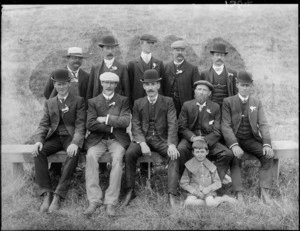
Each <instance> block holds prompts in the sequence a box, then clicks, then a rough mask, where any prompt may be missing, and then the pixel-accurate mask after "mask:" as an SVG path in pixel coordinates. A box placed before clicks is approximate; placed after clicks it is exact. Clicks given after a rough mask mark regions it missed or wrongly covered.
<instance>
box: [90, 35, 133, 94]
mask: <svg viewBox="0 0 300 231" xmlns="http://www.w3.org/2000/svg"><path fill="white" fill-rule="evenodd" d="M98 45H99V47H100V50H101V52H102V53H103V56H104V59H103V60H102V61H101V62H100V64H98V65H93V66H92V68H91V72H90V79H89V83H88V93H87V98H88V99H90V98H93V97H96V96H98V95H99V94H100V93H101V92H102V90H103V86H102V84H101V82H100V80H99V77H100V75H101V74H103V73H104V72H112V73H115V74H116V75H118V76H119V79H120V82H119V83H118V85H117V87H116V89H115V92H116V93H118V94H120V95H123V96H127V97H130V88H129V81H128V72H127V69H126V65H123V64H121V63H119V62H118V61H117V60H116V59H115V53H116V47H117V46H118V45H119V43H118V41H117V39H116V38H114V37H113V36H111V35H105V36H103V37H102V38H101V41H100V43H99V44H98Z"/></svg>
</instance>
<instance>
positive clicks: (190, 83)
mask: <svg viewBox="0 0 300 231" xmlns="http://www.w3.org/2000/svg"><path fill="white" fill-rule="evenodd" d="M179 70H182V73H181V74H176V67H175V65H174V61H172V62H170V63H167V64H166V65H165V79H164V89H163V92H164V93H165V95H166V96H170V97H172V95H171V90H172V86H173V84H174V79H175V78H177V83H178V91H179V98H180V103H181V105H182V104H183V103H184V102H186V101H188V100H192V99H193V98H194V82H196V81H197V80H199V79H200V74H199V71H198V68H197V67H196V66H194V65H192V64H190V63H189V62H187V61H186V60H185V61H184V62H183V63H182V64H181V65H180V67H179Z"/></svg>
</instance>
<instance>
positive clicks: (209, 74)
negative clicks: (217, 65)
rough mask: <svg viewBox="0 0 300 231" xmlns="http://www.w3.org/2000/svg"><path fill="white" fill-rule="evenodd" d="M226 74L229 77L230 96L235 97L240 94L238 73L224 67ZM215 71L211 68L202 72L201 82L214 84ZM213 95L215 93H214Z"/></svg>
mask: <svg viewBox="0 0 300 231" xmlns="http://www.w3.org/2000/svg"><path fill="white" fill-rule="evenodd" d="M224 70H225V74H226V76H227V89H228V95H229V96H233V95H236V94H237V93H238V89H237V87H236V78H237V72H236V71H234V70H232V69H230V68H227V67H226V66H224ZM213 72H214V69H213V67H212V66H211V67H210V68H209V69H207V70H205V71H203V72H201V74H200V79H201V80H207V81H208V82H210V83H213V76H214V74H213ZM212 94H213V93H212Z"/></svg>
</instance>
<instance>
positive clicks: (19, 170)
mask: <svg viewBox="0 0 300 231" xmlns="http://www.w3.org/2000/svg"><path fill="white" fill-rule="evenodd" d="M272 147H273V150H274V153H275V156H274V165H273V177H274V180H275V182H276V183H277V184H278V176H279V168H280V159H284V158H299V144H298V143H296V142H294V141H273V142H272ZM32 148H33V145H1V158H2V162H7V163H11V164H12V169H13V175H14V177H17V176H20V175H21V176H22V175H24V169H23V163H32V162H33V156H32V154H31V151H32ZM65 159H66V155H65V152H64V151H59V152H57V153H56V154H54V155H51V156H49V157H48V161H49V162H51V163H55V162H58V163H63V162H64V161H65ZM243 159H244V160H257V159H256V158H255V157H254V156H253V155H250V154H248V153H245V155H244V157H243ZM165 161H166V160H164V159H163V158H162V157H161V156H160V155H159V154H157V153H155V152H152V156H151V157H150V156H141V157H140V158H139V159H138V162H137V164H140V163H143V162H146V163H148V180H149V179H150V174H151V173H150V163H151V162H152V163H155V164H161V163H163V162H165ZM99 162H101V163H107V162H111V157H110V155H109V154H108V153H106V154H105V155H103V157H101V158H100V160H99Z"/></svg>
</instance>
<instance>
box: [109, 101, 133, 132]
mask: <svg viewBox="0 0 300 231" xmlns="http://www.w3.org/2000/svg"><path fill="white" fill-rule="evenodd" d="M107 122H108V125H110V126H112V127H114V128H127V127H128V126H129V124H130V108H129V100H128V98H127V97H126V99H125V100H123V102H122V105H121V111H120V114H119V115H112V114H109V117H108V121H107Z"/></svg>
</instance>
